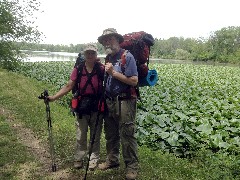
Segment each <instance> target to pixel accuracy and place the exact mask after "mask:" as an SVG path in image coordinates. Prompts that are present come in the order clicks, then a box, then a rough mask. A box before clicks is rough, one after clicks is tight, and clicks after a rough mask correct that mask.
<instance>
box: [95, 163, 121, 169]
mask: <svg viewBox="0 0 240 180" xmlns="http://www.w3.org/2000/svg"><path fill="white" fill-rule="evenodd" d="M117 167H119V164H111V163H110V162H104V163H101V164H99V165H98V169H100V170H103V171H104V170H107V169H112V168H117Z"/></svg>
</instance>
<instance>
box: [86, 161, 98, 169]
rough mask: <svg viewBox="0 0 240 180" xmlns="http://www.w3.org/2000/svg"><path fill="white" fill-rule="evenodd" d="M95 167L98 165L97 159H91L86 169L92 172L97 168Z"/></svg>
mask: <svg viewBox="0 0 240 180" xmlns="http://www.w3.org/2000/svg"><path fill="white" fill-rule="evenodd" d="M97 165H98V159H97V158H94V159H91V160H90V161H89V166H88V168H89V170H94V169H95V168H96V167H97Z"/></svg>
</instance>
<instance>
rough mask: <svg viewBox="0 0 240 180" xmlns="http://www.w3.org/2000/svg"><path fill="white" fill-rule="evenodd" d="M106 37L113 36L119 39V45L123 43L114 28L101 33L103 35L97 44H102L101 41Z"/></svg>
mask: <svg viewBox="0 0 240 180" xmlns="http://www.w3.org/2000/svg"><path fill="white" fill-rule="evenodd" d="M107 36H115V37H117V38H118V39H119V43H122V42H123V40H124V39H123V36H122V35H121V34H118V33H117V30H116V29H114V28H108V29H105V30H104V31H103V34H102V35H101V36H99V37H98V42H99V43H101V44H103V39H104V38H105V37H107Z"/></svg>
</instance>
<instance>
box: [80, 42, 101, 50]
mask: <svg viewBox="0 0 240 180" xmlns="http://www.w3.org/2000/svg"><path fill="white" fill-rule="evenodd" d="M86 51H95V52H97V51H98V49H97V46H96V44H93V43H89V44H87V46H86V47H85V49H84V50H83V52H86Z"/></svg>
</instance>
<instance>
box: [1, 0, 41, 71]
mask: <svg viewBox="0 0 240 180" xmlns="http://www.w3.org/2000/svg"><path fill="white" fill-rule="evenodd" d="M39 7H40V3H39V2H37V1H36V0H0V54H1V56H0V66H1V67H3V68H6V69H9V70H13V69H14V68H15V66H16V65H17V64H18V63H19V62H20V61H21V55H20V52H19V50H18V47H17V46H16V45H15V43H14V42H21V41H23V42H38V40H39V39H40V36H41V33H40V32H39V31H38V30H37V27H36V26H35V25H34V21H35V19H36V18H34V12H36V11H39Z"/></svg>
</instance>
